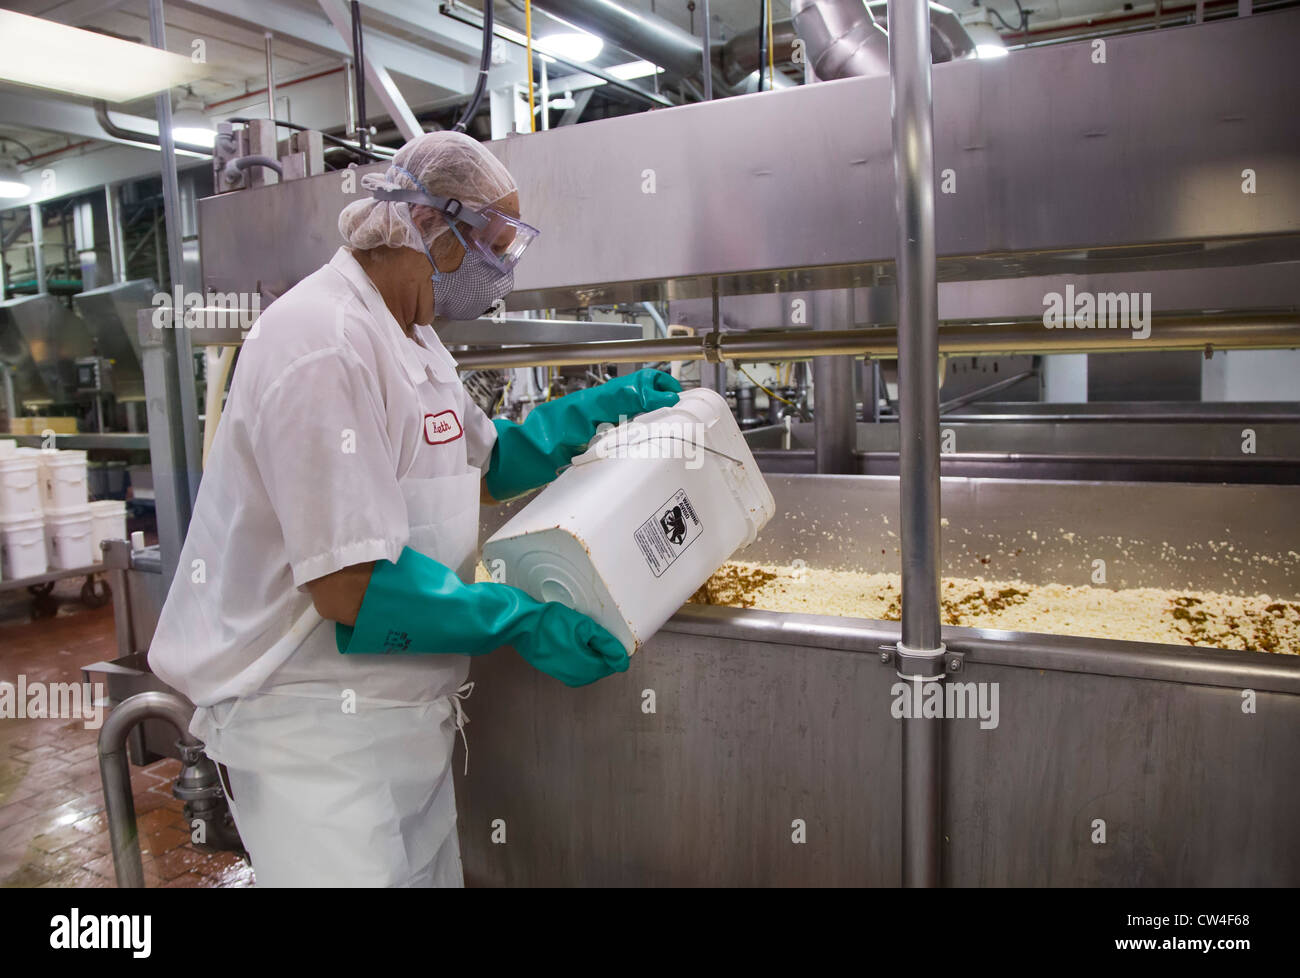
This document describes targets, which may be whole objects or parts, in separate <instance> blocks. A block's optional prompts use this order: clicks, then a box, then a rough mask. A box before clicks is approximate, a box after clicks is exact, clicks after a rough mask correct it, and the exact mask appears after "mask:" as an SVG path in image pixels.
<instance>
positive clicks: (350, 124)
mask: <svg viewBox="0 0 1300 978" xmlns="http://www.w3.org/2000/svg"><path fill="white" fill-rule="evenodd" d="M355 89H356V78H355V77H354V76H353V74H352V59H351V58H344V59H343V103H344V104H343V132H344V133H346V134H348V135H351V136H356V134H357V111H356V98H357V95H356V90H355Z"/></svg>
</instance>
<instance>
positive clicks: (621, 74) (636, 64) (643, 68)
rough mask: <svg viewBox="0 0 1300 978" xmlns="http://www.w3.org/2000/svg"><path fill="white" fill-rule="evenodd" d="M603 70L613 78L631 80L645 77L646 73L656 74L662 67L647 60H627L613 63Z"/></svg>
mask: <svg viewBox="0 0 1300 978" xmlns="http://www.w3.org/2000/svg"><path fill="white" fill-rule="evenodd" d="M605 71H607V72H608V73H609V74H611V75H613V76H614V77H615V78H621V79H623V81H631V80H632V79H633V78H645V77H646V76H647V75H654V74H658V73H660V72H662V71H663V69H662V68H660V67H659V66H658V65H652V64H651V63H650V62H649V61H629V62H628V63H627V64H622V65H613V66H612V67H609V68H606V69H605Z"/></svg>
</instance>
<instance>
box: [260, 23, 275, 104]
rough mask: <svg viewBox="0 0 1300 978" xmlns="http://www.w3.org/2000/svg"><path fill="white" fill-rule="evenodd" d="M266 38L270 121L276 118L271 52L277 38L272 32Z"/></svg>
mask: <svg viewBox="0 0 1300 978" xmlns="http://www.w3.org/2000/svg"><path fill="white" fill-rule="evenodd" d="M263 36H264V37H265V38H266V117H267V118H268V119H274V118H276V114H275V56H274V55H273V54H272V52H271V40H272V38H273V37H274V36H275V35H274V34H272V33H271V32H270V31H267V32H266V33H265V34H264V35H263Z"/></svg>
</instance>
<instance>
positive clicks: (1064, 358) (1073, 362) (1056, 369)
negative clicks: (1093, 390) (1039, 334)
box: [1043, 353, 1088, 404]
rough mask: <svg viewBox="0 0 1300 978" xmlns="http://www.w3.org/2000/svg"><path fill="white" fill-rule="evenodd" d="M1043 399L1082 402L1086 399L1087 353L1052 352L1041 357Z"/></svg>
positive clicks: (1060, 401) (1067, 402)
mask: <svg viewBox="0 0 1300 978" xmlns="http://www.w3.org/2000/svg"><path fill="white" fill-rule="evenodd" d="M1043 400H1044V401H1048V402H1051V403H1054V404H1084V403H1086V402H1087V400H1088V354H1086V353H1053V354H1050V355H1048V356H1045V357H1043Z"/></svg>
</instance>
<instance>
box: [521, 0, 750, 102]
mask: <svg viewBox="0 0 1300 978" xmlns="http://www.w3.org/2000/svg"><path fill="white" fill-rule="evenodd" d="M536 6H538V7H539V8H541V9H542V10H544V11H546V12H547V13H550V14H554V15H555V16H556V17H557V18H560V19H562V20H565V21H568V22H569V23H571V24H573V25H574V26H576V27H580V28H582V29H583V30H586V31H590V32H591V33H592V34H599V35H600V36H601V37H603V38H604V39H605V40H607V41H609V42H610V43H611V44H614V45H616V46H617V47H620V48H622V49H623V50H624V51H628V52H630V53H631V54H635V55H636V56H637V57H638V58H644V59H645V60H646V61H649V62H651V63H652V64H656V65H659V66H661V67H663V68H666V69H668V70H669V71H672V72H675V73H676V74H678V75H681V76H682V77H683V78H698V77H701V76H702V75H703V71H702V70H701V69H702V64H703V61H704V60H705V55H704V52H705V47H704V44H703V42H702V41H701V40H700V39H699V38H698V37H696V36H695V35H694V34H692V33H690V32H689V31H685V30H682V29H681V28H680V27H678V26H677V25H676V24H674V23H672V22H671V21H667V20H664V19H663V18H662V17H658V16H656V15H654V14H652V13H649V12H648V11H645V10H637V9H636V8H634V7H632V6H630V5H628V6H624V5H623V4H619V3H615V2H614V0H539V2H538V3H537V4H536ZM709 54H710V56H709V58H708V59H707V60H708V61H709V62H710V64H711V65H712V82H713V85H714V87H715V89H716V90H718V91H722V92H725V93H726V94H728V95H731V94H735V92H734V90H733V88H732V86H731V85H729V84H728V83H727V81H726V79H724V78H723V77H722V72H721V71H719V70H718V67H717V65H716V64H713V63H712V62H713V58H712V52H709Z"/></svg>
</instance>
